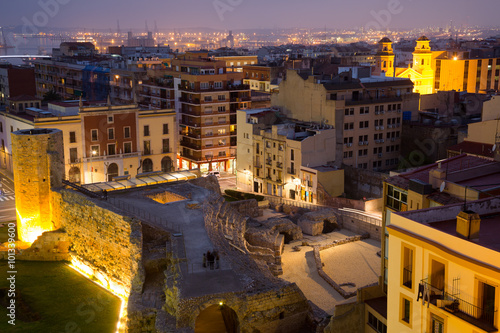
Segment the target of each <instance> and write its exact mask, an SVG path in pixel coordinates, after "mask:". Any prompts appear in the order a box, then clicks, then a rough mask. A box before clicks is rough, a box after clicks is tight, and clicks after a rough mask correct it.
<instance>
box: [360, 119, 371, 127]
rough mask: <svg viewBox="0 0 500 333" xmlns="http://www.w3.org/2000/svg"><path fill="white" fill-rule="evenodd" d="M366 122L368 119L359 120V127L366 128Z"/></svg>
mask: <svg viewBox="0 0 500 333" xmlns="http://www.w3.org/2000/svg"><path fill="white" fill-rule="evenodd" d="M368 123H369V121H368V120H367V121H360V122H359V128H368V126H369V125H368Z"/></svg>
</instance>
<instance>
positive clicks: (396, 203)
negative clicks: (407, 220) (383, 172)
mask: <svg viewBox="0 0 500 333" xmlns="http://www.w3.org/2000/svg"><path fill="white" fill-rule="evenodd" d="M407 197H408V192H406V191H403V190H400V189H397V188H395V187H394V186H392V185H388V186H387V198H386V205H387V207H389V208H392V209H394V210H396V211H406V210H407Z"/></svg>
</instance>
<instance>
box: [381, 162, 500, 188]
mask: <svg viewBox="0 0 500 333" xmlns="http://www.w3.org/2000/svg"><path fill="white" fill-rule="evenodd" d="M439 163H441V169H443V170H446V172H447V174H448V176H447V179H449V180H450V181H453V180H451V179H450V177H455V178H452V179H455V180H456V182H459V181H461V182H462V183H463V182H464V179H461V180H460V177H459V176H460V174H461V173H463V172H465V171H467V170H469V171H473V172H474V176H475V177H474V178H475V179H476V182H477V180H478V178H480V177H483V176H489V175H491V170H488V171H486V170H485V171H484V173H477V171H481V170H478V169H474V168H476V167H479V166H484V165H487V164H497V168H498V166H499V165H500V164H499V163H498V162H494V161H490V160H487V159H484V158H480V157H476V156H470V155H467V154H461V155H458V156H454V157H451V158H448V159H446V160H443V161H441V162H439ZM438 167H439V164H438V163H433V164H429V165H426V166H423V167H421V168H418V169H415V170H412V171H409V172H405V173H402V174H399V175H397V176H393V177H390V178H387V179H386V182H387V183H388V184H391V185H394V186H397V187H399V188H402V189H405V190H407V189H408V187H409V183H410V179H417V180H420V181H422V182H425V183H428V182H429V172H430V171H431V170H432V169H437V168H438ZM499 172H500V170H498V171H497V173H499ZM496 177H498V174H497V175H496ZM490 180H491V179H488V180H487V182H486V183H485V184H488V182H490ZM464 185H468V183H464ZM468 186H470V185H468Z"/></svg>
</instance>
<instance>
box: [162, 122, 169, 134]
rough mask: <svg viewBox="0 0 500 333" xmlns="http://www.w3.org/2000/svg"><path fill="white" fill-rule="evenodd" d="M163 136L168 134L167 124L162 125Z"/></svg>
mask: <svg viewBox="0 0 500 333" xmlns="http://www.w3.org/2000/svg"><path fill="white" fill-rule="evenodd" d="M163 134H168V124H163Z"/></svg>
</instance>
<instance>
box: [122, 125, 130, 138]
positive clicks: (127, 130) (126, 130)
mask: <svg viewBox="0 0 500 333" xmlns="http://www.w3.org/2000/svg"><path fill="white" fill-rule="evenodd" d="M123 137H124V138H126V139H127V138H130V127H129V126H127V127H124V128H123Z"/></svg>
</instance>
